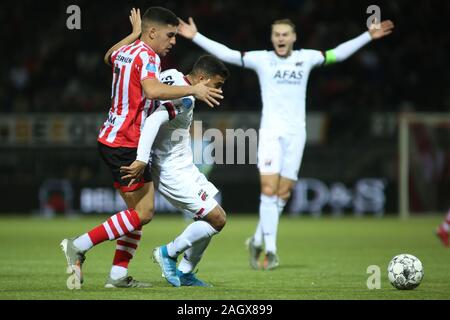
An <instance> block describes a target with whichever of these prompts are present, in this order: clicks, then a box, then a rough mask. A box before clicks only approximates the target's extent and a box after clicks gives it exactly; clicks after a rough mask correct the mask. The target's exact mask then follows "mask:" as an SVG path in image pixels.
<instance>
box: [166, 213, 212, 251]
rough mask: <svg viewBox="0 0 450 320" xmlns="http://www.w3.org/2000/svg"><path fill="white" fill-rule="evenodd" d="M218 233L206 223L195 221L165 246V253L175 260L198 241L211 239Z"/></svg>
mask: <svg viewBox="0 0 450 320" xmlns="http://www.w3.org/2000/svg"><path fill="white" fill-rule="evenodd" d="M217 233H218V231H217V230H216V229H214V228H213V227H212V226H211V225H210V224H209V223H208V222H205V221H195V222H193V223H191V224H190V225H188V226H187V228H186V229H184V231H183V233H182V234H180V235H179V236H178V237H177V238H176V239H175V240H174V241H172V242H171V243H169V244H168V245H167V253H168V254H169V256H171V257H173V258H175V257H177V256H179V255H180V254H181V253H183V252H184V251H185V250H187V249H189V248H191V247H192V246H193V245H195V244H196V243H197V242H198V241H201V240H204V239H207V238H211V237H212V236H213V235H215V234H217Z"/></svg>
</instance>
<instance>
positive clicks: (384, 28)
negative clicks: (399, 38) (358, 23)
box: [369, 20, 394, 40]
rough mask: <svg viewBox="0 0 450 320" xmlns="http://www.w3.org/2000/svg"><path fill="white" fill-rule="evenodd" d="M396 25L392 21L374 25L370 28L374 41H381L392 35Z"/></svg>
mask: <svg viewBox="0 0 450 320" xmlns="http://www.w3.org/2000/svg"><path fill="white" fill-rule="evenodd" d="M393 29H394V23H393V22H392V21H391V20H385V21H382V22H381V23H377V22H376V21H375V23H373V24H372V25H371V26H370V28H369V33H370V36H371V37H372V39H373V40H376V39H381V38H383V37H385V36H387V35H389V34H391V33H392V30H393Z"/></svg>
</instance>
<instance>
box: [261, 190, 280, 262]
mask: <svg viewBox="0 0 450 320" xmlns="http://www.w3.org/2000/svg"><path fill="white" fill-rule="evenodd" d="M274 201H275V202H276V208H277V212H278V215H277V217H274V213H273V212H274V211H273V210H274ZM285 206H286V200H283V199H282V198H279V197H275V196H273V197H269V196H266V195H264V194H262V195H261V204H260V207H259V216H260V218H259V222H258V226H257V227H256V232H255V235H254V236H253V243H254V245H255V246H256V247H262V245H263V228H262V221H263V219H264V220H265V221H266V223H268V224H270V225H271V227H270V228H269V232H270V233H273V236H272V235H269V237H268V241H269V245H268V244H267V242H266V237H264V242H265V244H266V252H267V251H269V252H273V253H275V252H276V234H277V230H278V220H279V216H280V215H281V213H282V212H283V209H284V207H285ZM263 216H264V218H263ZM274 230H275V231H274Z"/></svg>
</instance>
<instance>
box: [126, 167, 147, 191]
mask: <svg viewBox="0 0 450 320" xmlns="http://www.w3.org/2000/svg"><path fill="white" fill-rule="evenodd" d="M146 166H147V163H146V162H142V161H139V160H135V161H134V162H133V163H132V164H130V165H129V166H122V167H120V172H121V173H123V174H125V175H124V176H123V177H122V179H123V180H127V179H131V180H130V183H128V186H129V187H130V186H132V185H133V183H134V182H135V181H136V180H137V179H139V178H140V177H141V176H142V175H143V174H144V170H145V167H146Z"/></svg>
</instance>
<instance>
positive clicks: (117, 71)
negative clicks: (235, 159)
mask: <svg viewBox="0 0 450 320" xmlns="http://www.w3.org/2000/svg"><path fill="white" fill-rule="evenodd" d="M124 70H125V67H122V68H119V67H118V66H117V64H116V65H114V80H113V91H112V95H111V99H112V100H114V98H115V97H116V92H117V83H118V82H119V78H120V77H121V76H122V77H123V72H124Z"/></svg>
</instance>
